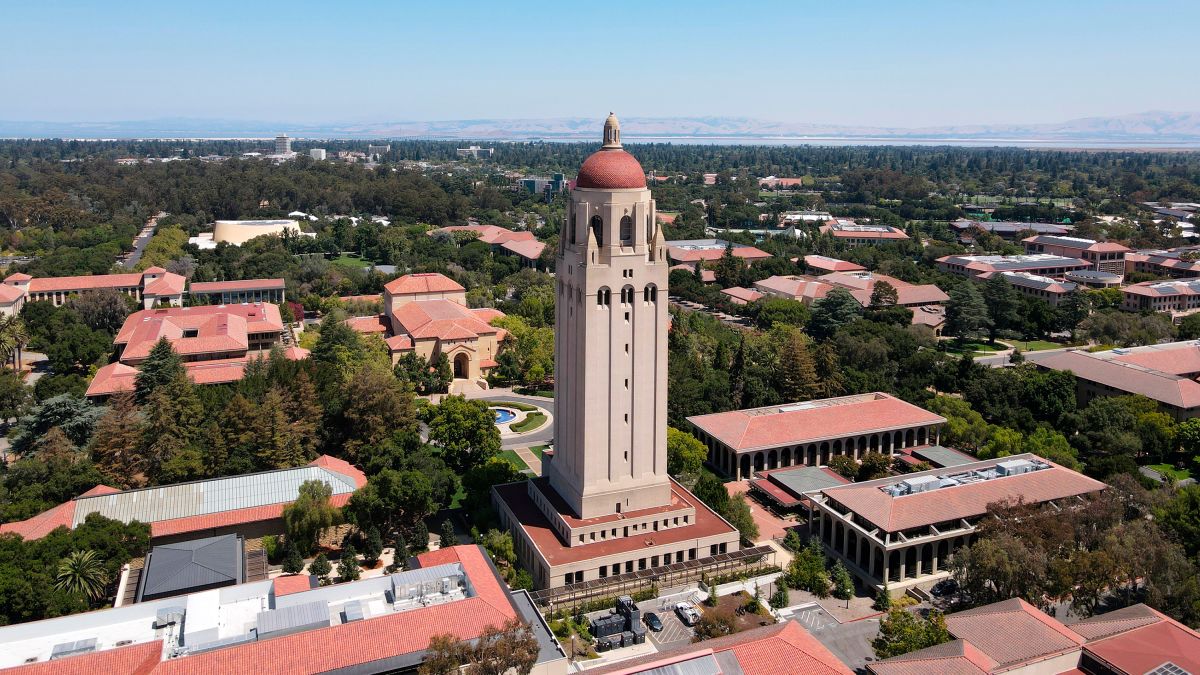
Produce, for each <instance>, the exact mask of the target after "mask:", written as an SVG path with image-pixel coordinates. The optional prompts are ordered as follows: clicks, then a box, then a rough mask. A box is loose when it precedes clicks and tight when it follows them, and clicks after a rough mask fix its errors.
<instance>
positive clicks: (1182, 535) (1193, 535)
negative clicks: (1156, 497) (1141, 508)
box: [1154, 484, 1200, 556]
mask: <svg viewBox="0 0 1200 675" xmlns="http://www.w3.org/2000/svg"><path fill="white" fill-rule="evenodd" d="M1154 517H1155V519H1156V520H1157V521H1158V522H1159V523H1161V524H1162V526H1163V527H1164V528H1165V529H1166V530H1167V531H1168V532H1170V533H1171V534H1173V535H1174V537H1175V540H1176V541H1178V542H1179V543H1180V544H1182V545H1183V547H1184V550H1186V551H1187V554H1188V555H1189V556H1195V555H1197V554H1198V553H1200V485H1196V484H1192V485H1187V486H1185V487H1181V488H1179V489H1177V490H1176V491H1175V494H1174V495H1173V496H1172V497H1171V499H1170V500H1169V501H1168V502H1167V503H1166V504H1163V505H1162V506H1161V507H1159V508H1157V509H1155V511H1154Z"/></svg>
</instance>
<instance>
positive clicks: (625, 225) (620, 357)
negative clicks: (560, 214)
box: [546, 113, 671, 518]
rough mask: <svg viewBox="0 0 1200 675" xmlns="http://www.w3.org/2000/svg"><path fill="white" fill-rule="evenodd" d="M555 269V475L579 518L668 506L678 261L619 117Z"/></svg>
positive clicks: (551, 466) (592, 163) (586, 172)
mask: <svg viewBox="0 0 1200 675" xmlns="http://www.w3.org/2000/svg"><path fill="white" fill-rule="evenodd" d="M556 263H557V267H556V276H557V279H556V286H557V298H556V304H555V312H556V314H557V316H556V319H555V326H556V328H557V330H556V333H555V337H554V350H555V364H556V365H555V390H556V395H555V417H556V419H555V424H554V429H555V432H554V433H555V438H554V441H555V443H554V458H553V460H552V461H550V462H547V463H546V475H547V477H548V478H549V479H550V483H551V485H552V486H553V487H554V489H555V491H556V492H557V493H558V494H559V495H561V496H562V498H563V499H564V500H565V501H566V503H567V506H568V507H569V508H570V509H571V510H572V511H573V512H574V514H575V515H576V516H577V517H579V518H594V517H597V516H606V515H610V514H614V513H628V512H630V511H636V510H639V509H646V508H652V507H658V506H665V505H668V504H670V503H671V484H670V480H669V478H668V475H667V439H666V429H667V322H668V316H667V267H668V263H667V256H666V250H665V247H664V244H663V234H662V229H661V228H660V227H659V226H658V223H657V222H656V219H655V217H654V200H653V199H651V198H650V190H648V189H647V188H646V174H645V172H644V171H643V170H642V167H641V164H639V163H638V161H637V160H636V159H634V157H633V156H632V155H630V154H629V153H628V152H625V150H623V149H622V147H621V127H620V124H619V123H618V122H617V118H616V116H615V115H612V114H611V113H610V114H609V116H608V119H607V120H606V121H605V123H604V145H603V147H602V148H601V149H600V150H598V151H597V152H595V153H594V154H592V155H591V156H590V157H588V158H587V160H586V161H584V163H583V166H582V167H581V168H580V170H579V177H578V179H577V181H576V184H575V189H574V190H573V191H572V192H571V202H570V206H569V210H568V213H567V221H566V224H565V227H564V229H563V232H562V233H561V236H560V241H559V248H558V254H557V260H556Z"/></svg>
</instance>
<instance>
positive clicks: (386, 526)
mask: <svg viewBox="0 0 1200 675" xmlns="http://www.w3.org/2000/svg"><path fill="white" fill-rule="evenodd" d="M433 511H434V503H433V488H432V486H431V485H430V482H429V478H427V477H426V476H425V474H423V473H421V472H420V471H413V470H403V471H401V470H396V469H384V470H382V471H380V472H379V473H377V474H375V475H374V476H372V477H371V480H370V481H368V482H367V484H366V485H364V486H362V487H360V488H359V489H357V490H355V491H354V494H352V495H350V501H349V502H348V503H347V504H346V511H345V512H346V517H347V520H349V521H350V522H352V523H354V524H356V525H358V527H359V528H361V529H364V530H365V529H366V528H368V527H372V526H374V527H377V528H379V530H380V531H381V532H394V531H395V530H397V529H401V530H406V529H408V528H410V527H413V526H414V525H416V524H417V523H418V522H421V519H423V518H425V517H426V516H428V515H429V514H431V513H433ZM421 550H424V549H421Z"/></svg>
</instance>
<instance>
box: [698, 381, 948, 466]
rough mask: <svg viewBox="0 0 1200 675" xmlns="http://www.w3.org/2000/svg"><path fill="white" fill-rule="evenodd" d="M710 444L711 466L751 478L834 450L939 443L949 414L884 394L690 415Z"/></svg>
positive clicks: (892, 449) (854, 453)
mask: <svg viewBox="0 0 1200 675" xmlns="http://www.w3.org/2000/svg"><path fill="white" fill-rule="evenodd" d="M688 422H690V423H691V424H692V427H693V430H694V432H695V434H696V437H697V438H699V439H700V441H701V442H702V443H704V444H705V445H706V446H707V447H708V463H709V464H710V465H712V466H713V467H715V468H717V469H719V470H720V471H721V472H722V473H724V474H725V475H727V476H732V477H734V478H737V479H742V478H750V477H752V476H753V475H754V473H755V472H757V471H763V470H766V469H777V468H780V467H785V466H793V465H798V464H799V465H805V466H824V465H826V464H828V463H829V458H830V457H833V456H835V455H848V456H850V457H852V458H854V459H860V458H861V457H862V456H863V455H864V454H866V453H868V452H882V453H884V454H885V455H892V454H894V453H896V452H899V451H900V450H902V449H905V448H911V447H915V446H924V445H934V444H936V443H937V441H938V437H939V431H940V429H941V426H942V425H943V424H945V423H946V418H944V417H942V416H941V415H936V414H934V413H931V412H929V411H928V410H925V409H923V408H919V407H917V406H915V405H913V404H911V403H908V402H906V401H902V400H900V399H898V398H896V397H895V396H892V395H890V394H885V393H882V392H875V393H871V394H855V395H852V396H840V397H837V398H826V399H820V400H816V401H804V402H800V403H791V404H787V405H774V406H766V407H763V408H750V409H747V410H730V411H728V412H720V413H712V414H709V415H696V416H693V417H689V418H688Z"/></svg>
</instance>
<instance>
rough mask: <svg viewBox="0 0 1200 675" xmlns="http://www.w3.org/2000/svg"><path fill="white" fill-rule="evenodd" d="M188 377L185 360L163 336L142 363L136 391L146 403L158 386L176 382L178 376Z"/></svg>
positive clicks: (135, 387) (140, 400)
mask: <svg viewBox="0 0 1200 675" xmlns="http://www.w3.org/2000/svg"><path fill="white" fill-rule="evenodd" d="M180 377H182V378H187V371H185V370H184V368H183V360H182V359H180V358H179V354H176V353H175V349H174V348H172V347H171V343H170V342H169V341H168V340H167V338H165V337H164V338H161V339H159V341H158V342H157V343H155V345H154V347H153V348H152V349H151V350H150V354H149V355H147V356H146V359H145V360H144V361H142V363H141V369H140V370H139V371H138V374H137V378H136V379H135V381H134V393H135V394H136V396H137V400H138V402H139V403H145V402H146V401H147V400H148V399H149V398H150V394H151V393H152V392H153V391H154V390H155V389H157V388H158V387H160V386H162V385H165V384H168V383H170V382H174V381H175V380H176V379H178V378H180Z"/></svg>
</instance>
